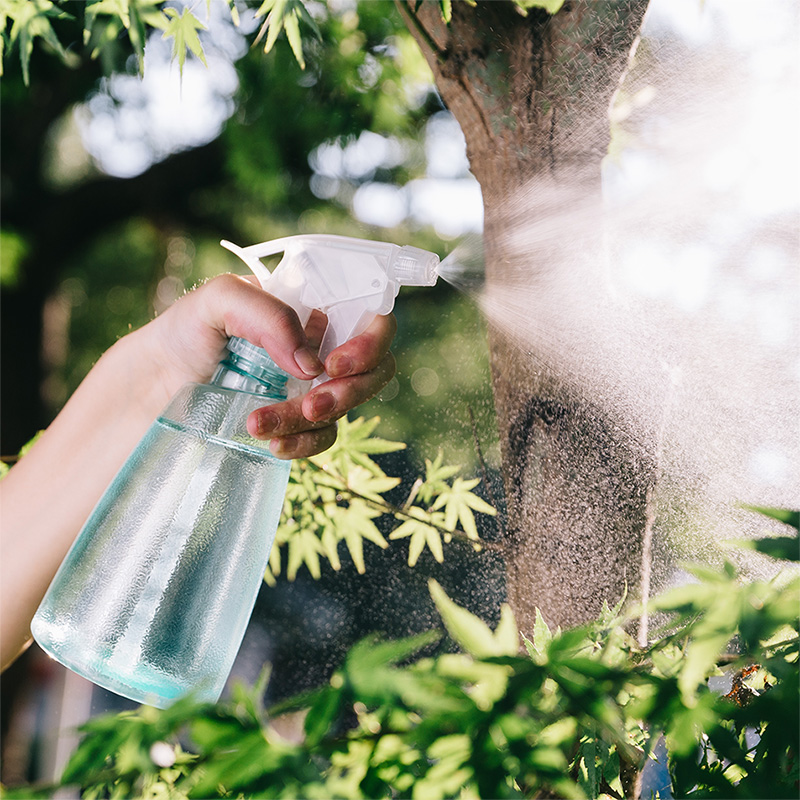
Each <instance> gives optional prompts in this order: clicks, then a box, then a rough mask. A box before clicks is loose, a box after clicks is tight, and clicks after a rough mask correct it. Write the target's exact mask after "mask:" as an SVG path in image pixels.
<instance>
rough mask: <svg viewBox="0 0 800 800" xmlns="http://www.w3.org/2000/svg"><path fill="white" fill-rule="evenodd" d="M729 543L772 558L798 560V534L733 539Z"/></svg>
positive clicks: (799, 546)
mask: <svg viewBox="0 0 800 800" xmlns="http://www.w3.org/2000/svg"><path fill="white" fill-rule="evenodd" d="M730 544H731V545H733V546H734V547H739V548H741V549H743V550H755V551H756V552H758V553H763V554H764V555H766V556H771V557H772V558H780V559H783V560H785V561H800V537H798V536H769V537H765V538H763V539H734V540H732V541H731V542H730Z"/></svg>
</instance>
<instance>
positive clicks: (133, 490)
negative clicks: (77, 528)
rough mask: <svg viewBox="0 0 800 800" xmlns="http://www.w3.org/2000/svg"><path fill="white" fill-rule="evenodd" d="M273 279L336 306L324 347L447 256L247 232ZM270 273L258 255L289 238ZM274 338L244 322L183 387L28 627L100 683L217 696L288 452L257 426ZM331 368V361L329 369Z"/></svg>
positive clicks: (289, 296) (156, 693) (276, 396)
mask: <svg viewBox="0 0 800 800" xmlns="http://www.w3.org/2000/svg"><path fill="white" fill-rule="evenodd" d="M222 244H223V246H224V247H226V248H227V249H229V250H231V251H232V252H234V253H236V254H237V255H238V256H239V257H240V258H242V260H243V261H244V262H245V263H246V264H247V265H248V266H249V267H250V268H251V269H252V271H253V272H254V273H255V275H256V276H257V277H258V279H259V281H260V282H261V285H262V287H263V288H264V289H265V290H266V291H268V292H270V293H271V294H273V295H275V296H276V297H278V298H280V299H281V300H283V301H284V302H286V303H288V304H289V305H291V306H292V308H294V310H295V311H296V312H297V314H298V316H299V317H300V321H301V323H302V324H304V325H305V323H306V322H307V320H308V317H309V316H310V314H311V312H312V310H313V309H319V310H320V311H322V312H324V313H325V314H326V315H327V317H328V327H327V329H326V332H325V336H324V338H323V342H322V345H321V348H320V358H321V360H322V361H323V362H324V360H325V358H326V356H327V355H328V354H329V353H330V352H331V351H332V350H333V349H335V348H336V347H338V346H339V345H340V344H342V343H344V342H345V341H347V340H348V339H350V338H352V337H353V336H356V335H358V334H359V333H361V332H363V331H364V330H365V328H366V327H367V326H368V325H369V323H370V321H371V320H372V318H373V317H374V316H375V315H376V314H387V313H388V312H389V311H391V309H392V307H393V305H394V300H395V297H396V296H397V293H398V291H399V289H400V287H401V286H408V285H413V286H432V285H433V284H434V283H436V277H437V272H436V270H437V266H438V263H439V259H438V257H437V256H436V255H434V254H433V253H429V252H428V251H426V250H420V249H418V248H415V247H399V246H397V245H393V244H389V243H385V242H370V241H364V240H360V239H352V238H349V237H343V236H322V235H310V236H293V237H287V238H285V239H278V240H275V241H272V242H265V243H262V244H257V245H252V246H251V247H245V248H241V247H237V246H236V245H234V244H231V243H230V242H223V243H222ZM281 252H282V253H283V254H284V255H283V259H282V260H281V262H280V264H279V265H278V267H277V268H276V269H275V271H274V272H273V273H271V274H270V273H269V271H268V270H267V269H266V267H264V265H263V264H262V263H261V261H260V259H261V258H263V257H265V256H268V255H274V254H278V253H281ZM288 379H289V375H288V374H287V373H286V372H284V371H283V370H282V369H280V368H279V367H278V366H277V365H276V364H275V363H274V362H273V361H272V359H271V358H270V356H269V355H268V354H267V352H266V351H265V350H263V349H261V348H259V347H255V346H254V345H252V344H250V343H249V342H247V341H245V340H243V339H240V338H236V337H234V338H231V339H230V340H229V342H228V345H227V354H226V357H225V358H224V359H223V360H222V361H221V362H220V364H219V366H218V368H217V371H216V373H215V374H214V377H213V378H212V380H211V382H210V383H208V384H187V385H186V386H184V387H183V388H182V389H180V390H179V391H178V393H177V394H176V395H175V396H174V397H173V398H172V400H171V401H170V402H169V404H168V405H167V407H166V408H165V409H164V411H163V412H162V413H161V415H160V416H159V417H158V418H157V419H156V421H155V422H154V423H153V425H152V426H151V427H150V429H149V430H148V432H147V433H146V434H145V436H144V437H143V438H142V440H141V442H140V443H139V444H138V445H137V447H136V449H135V450H134V451H133V453H132V454H131V455H130V456H129V458H128V460H127V461H126V462H125V464H123V466H122V468H121V469H120V471H119V473H118V474H117V475H116V477H115V478H114V480H113V481H112V482H111V484H110V485H109V487H108V489H106V491H105V493H104V494H103V496H102V498H101V499H100V501H99V503H98V504H97V506H96V507H95V509H94V511H93V512H92V514H91V515H90V517H89V519H88V520H87V522H86V524H85V525H84V527H83V528H82V530H81V532H80V533H79V535H78V538H77V539H76V540H75V543H74V544H73V546H72V548H71V549H70V551H69V553H68V554H67V556H66V558H65V559H64V562H63V564H62V565H61V567H60V568H59V570H58V572H57V573H56V576H55V578H54V579H53V582H52V584H51V585H50V588H49V589H48V591H47V593H46V595H45V597H44V599H43V600H42V603H41V605H40V606H39V609H38V611H37V612H36V615H35V617H34V619H33V623H32V625H31V630H32V632H33V635H34V638H35V639H36V641H37V642H38V643H39V645H40V646H41V647H42V648H43V649H44V650H45V651H46V652H47V653H49V654H50V655H51V656H52V657H53V658H55V659H56V660H57V661H60V662H61V663H62V664H64V665H65V666H67V667H69V668H70V669H72V670H74V671H75V672H77V673H78V674H80V675H82V676H83V677H85V678H88V679H89V680H91V681H93V682H94V683H96V684H98V685H100V686H103V687H104V688H107V689H110V690H111V691H114V692H116V693H118V694H121V695H123V696H125V697H129V698H131V699H133V700H137V701H139V702H145V703H149V704H151V705H154V706H158V707H160V708H166V707H167V706H169V705H170V704H171V703H173V702H174V701H175V700H177V699H178V698H179V697H180V696H182V695H185V694H187V693H191V694H192V695H193V697H195V698H196V699H197V700H200V701H209V702H213V701H215V700H216V699H217V698H218V697H219V695H220V693H221V691H222V689H223V686H224V684H225V680H226V679H227V676H228V673H229V672H230V669H231V666H232V665H233V660H234V658H235V656H236V653H237V651H238V649H239V646H240V644H241V641H242V637H243V636H244V632H245V629H246V627H247V623H248V621H249V618H250V614H251V613H252V610H253V605H254V604H255V600H256V596H257V594H258V590H259V587H260V585H261V581H262V578H263V575H264V571H265V569H266V565H267V561H268V558H269V552H270V548H271V547H272V541H273V539H274V536H275V530H276V528H277V526H278V521H279V518H280V513H281V509H282V507H283V498H284V494H285V491H286V484H287V481H288V478H289V470H290V467H291V463H290V462H288V461H283V460H280V459H277V458H275V457H274V456H273V455H272V454H271V453H270V451H269V448H268V442H264V441H260V440H257V439H255V438H253V437H252V436H250V434H249V433H248V432H247V429H246V421H247V417H248V415H249V414H250V412H251V411H254V410H255V409H256V408H259V407H261V406H264V405H265V404H268V403H274V402H280V401H281V400H283V399H285V398H286V396H287V382H288ZM324 380H327V376H325V375H322V376H320V378H318V379H317V382H319V381H324Z"/></svg>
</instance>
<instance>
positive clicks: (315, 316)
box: [306, 308, 328, 351]
mask: <svg viewBox="0 0 800 800" xmlns="http://www.w3.org/2000/svg"><path fill="white" fill-rule="evenodd" d="M327 327H328V318H327V317H326V316H325V315H324V314H323V313H322V312H321V311H318V310H317V309H316V308H315V309H313V310H312V311H311V316H310V317H309V318H308V322H307V323H306V336H307V337H308V343H309V344H310V345H311V347H312V348H313V349H314V350H315V351H319V346H320V345H321V344H322V337H323V336H324V335H325V328H327Z"/></svg>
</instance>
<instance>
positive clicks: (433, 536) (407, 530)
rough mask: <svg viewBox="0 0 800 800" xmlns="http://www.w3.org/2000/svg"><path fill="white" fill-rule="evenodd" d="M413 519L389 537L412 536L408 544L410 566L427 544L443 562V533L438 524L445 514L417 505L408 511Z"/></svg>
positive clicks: (435, 556) (401, 537)
mask: <svg viewBox="0 0 800 800" xmlns="http://www.w3.org/2000/svg"><path fill="white" fill-rule="evenodd" d="M408 514H409V516H410V517H411V519H407V520H406V521H405V522H404V523H403V524H402V525H400V526H399V527H398V528H396V529H395V530H393V531H392V532H391V533H390V534H389V538H390V539H392V540H394V539H404V538H406V537H409V536H410V537H411V542H410V543H409V546H408V566H409V567H413V566H414V565H415V564H416V563H417V560H418V559H419V557H420V555H421V554H422V551H423V550H424V549H425V547H426V546H427V547H428V549H429V550H430V551H431V553H432V554H433V557H434V558H435V559H436V560H437V561H438V562H439V563H440V564H441V563H442V562H443V561H444V551H443V550H442V534H441V531H440V530H439V528H438V527H437V525H439V524H442V525H443V523H444V514H442V513H441V512H427V511H424V510H423V509H421V508H417V507H416V506H414V507H412V508H410V509H409V511H408Z"/></svg>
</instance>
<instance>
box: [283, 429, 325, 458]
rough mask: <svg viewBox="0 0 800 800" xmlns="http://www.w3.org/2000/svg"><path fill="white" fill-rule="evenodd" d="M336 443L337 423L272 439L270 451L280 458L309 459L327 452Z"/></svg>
mask: <svg viewBox="0 0 800 800" xmlns="http://www.w3.org/2000/svg"><path fill="white" fill-rule="evenodd" d="M335 441H336V423H335V422H333V423H329V424H327V425H325V427H323V428H315V429H314V430H309V431H304V432H303V433H295V434H290V435H288V436H280V437H276V438H274V439H272V440H271V441H270V443H269V449H270V451H271V452H272V454H273V455H274V456H277V457H278V458H308V457H309V456H315V455H317V453H322V452H324V451H325V450H327V449H328V448H329V447H330V446H331V445H332V444H333V443H334V442H335Z"/></svg>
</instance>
